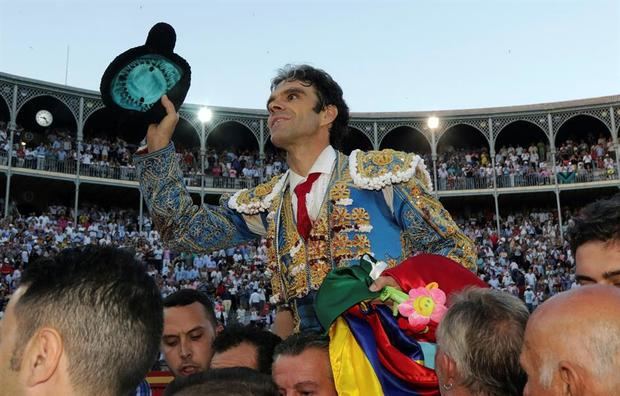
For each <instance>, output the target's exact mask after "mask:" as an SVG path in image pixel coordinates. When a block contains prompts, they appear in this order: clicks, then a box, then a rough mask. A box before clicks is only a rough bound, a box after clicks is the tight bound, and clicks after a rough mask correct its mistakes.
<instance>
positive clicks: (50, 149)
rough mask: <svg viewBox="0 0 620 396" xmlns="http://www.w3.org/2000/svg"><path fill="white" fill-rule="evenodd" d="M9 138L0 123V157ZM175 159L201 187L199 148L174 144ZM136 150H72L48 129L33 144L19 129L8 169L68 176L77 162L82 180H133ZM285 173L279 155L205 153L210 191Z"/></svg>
mask: <svg viewBox="0 0 620 396" xmlns="http://www.w3.org/2000/svg"><path fill="white" fill-rule="evenodd" d="M9 145H10V139H9V136H8V134H7V128H6V125H5V124H4V123H2V122H0V156H4V157H5V158H6V157H8V155H7V153H8V152H9ZM176 148H177V156H178V159H179V163H180V164H181V169H182V170H183V172H184V174H185V176H186V178H185V180H186V183H187V185H188V186H200V184H201V182H200V179H201V172H200V168H201V158H200V149H199V148H197V147H196V148H192V149H189V148H185V147H183V146H182V145H179V146H178V147H176ZM134 149H135V147H132V146H131V145H129V144H128V143H127V142H125V141H124V140H122V139H120V138H118V137H116V138H114V139H108V138H105V137H93V138H86V139H85V140H84V141H83V142H82V145H81V150H79V147H78V145H77V142H76V140H75V137H74V136H73V134H72V133H71V132H70V131H68V130H66V129H61V128H56V129H51V130H49V133H47V134H46V135H45V138H44V139H40V136H38V138H36V139H35V137H34V135H33V134H32V133H31V132H28V131H26V130H24V128H22V127H20V126H18V127H17V129H16V130H15V134H14V137H13V154H12V156H13V158H14V160H13V166H16V167H20V168H32V169H38V170H47V171H56V172H64V173H73V172H75V169H76V161H77V158H78V151H79V159H80V173H81V174H83V175H87V176H96V177H106V178H116V179H122V180H133V179H134V176H135V175H134V166H133V165H132V162H131V155H130V153H131V152H132V151H133V150H134ZM286 169H287V165H286V161H285V160H284V158H283V156H282V155H281V154H279V153H278V152H275V153H271V152H269V153H266V154H265V156H264V158H263V159H262V160H261V158H260V155H259V152H258V151H257V150H232V149H231V150H222V151H216V150H213V149H210V150H208V151H207V153H206V156H205V172H204V173H205V175H206V176H208V177H210V178H212V179H213V187H228V186H230V187H231V188H235V187H239V186H238V185H237V183H235V181H236V180H240V179H244V183H243V184H245V185H250V183H248V181H251V183H253V184H257V183H259V182H262V181H263V180H268V179H270V178H271V177H273V176H275V175H278V174H281V173H282V172H283V171H285V170H286Z"/></svg>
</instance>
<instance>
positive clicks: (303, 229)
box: [295, 172, 321, 240]
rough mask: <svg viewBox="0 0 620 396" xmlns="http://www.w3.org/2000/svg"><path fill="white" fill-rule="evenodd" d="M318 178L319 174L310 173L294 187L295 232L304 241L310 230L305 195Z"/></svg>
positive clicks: (310, 224)
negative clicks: (295, 196) (295, 202)
mask: <svg viewBox="0 0 620 396" xmlns="http://www.w3.org/2000/svg"><path fill="white" fill-rule="evenodd" d="M319 176H321V174H320V173H319V172H316V173H310V174H309V175H308V178H307V179H306V181H305V182H302V183H299V184H298V185H297V186H296V187H295V195H297V231H298V232H299V235H301V236H302V238H304V240H306V239H308V235H309V234H310V230H311V229H312V222H311V221H310V216H308V208H307V207H306V194H308V193H309V192H310V190H311V189H312V185H313V184H314V182H315V181H316V179H318V178H319Z"/></svg>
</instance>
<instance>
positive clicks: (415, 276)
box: [315, 254, 487, 395]
mask: <svg viewBox="0 0 620 396" xmlns="http://www.w3.org/2000/svg"><path fill="white" fill-rule="evenodd" d="M376 265H377V263H376V262H375V261H374V259H372V258H371V257H369V256H364V258H363V259H362V260H360V264H359V265H357V266H352V267H343V268H338V269H335V270H333V271H332V272H330V273H329V274H328V275H327V277H326V278H325V280H324V282H323V284H322V286H321V288H320V289H319V292H318V294H317V297H316V302H315V305H316V306H315V309H316V313H317V317H318V319H319V321H320V322H321V325H322V326H323V327H324V328H325V329H329V331H328V332H329V336H330V360H331V365H332V371H333V374H334V382H335V384H336V389H337V391H338V394H339V395H381V394H385V395H439V385H438V382H437V376H436V374H435V370H434V357H435V330H436V328H437V324H438V323H439V321H440V320H441V317H442V316H443V313H445V311H446V310H447V307H448V306H449V305H450V295H451V294H452V293H454V292H458V291H460V290H462V289H463V288H465V287H467V286H474V287H487V286H486V284H485V283H484V282H483V281H482V280H480V279H479V278H478V277H477V276H476V275H475V274H473V273H472V272H471V271H469V270H467V269H465V268H463V267H462V266H461V265H460V264H458V263H456V262H455V261H453V260H450V259H448V258H446V257H444V256H438V255H433V254H422V255H418V256H415V257H412V258H410V259H408V260H405V261H404V262H402V263H401V264H400V265H398V266H396V267H395V268H392V269H389V270H387V271H385V272H383V273H382V275H389V276H391V277H392V278H394V279H395V280H396V282H397V283H398V285H399V287H400V288H401V290H403V291H405V292H406V293H404V292H399V291H398V290H396V289H393V288H386V289H384V290H383V291H382V292H381V293H379V292H371V291H369V290H368V287H369V286H370V284H371V283H372V282H373V279H372V278H371V276H370V274H371V272H372V271H373V268H374V267H375V266H376ZM380 298H381V299H390V300H392V301H393V302H394V304H393V308H390V307H389V306H388V305H386V304H381V303H376V302H373V300H374V301H377V299H380ZM396 310H398V313H399V314H398V315H397V316H395V315H394V313H395V312H396Z"/></svg>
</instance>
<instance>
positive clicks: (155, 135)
mask: <svg viewBox="0 0 620 396" xmlns="http://www.w3.org/2000/svg"><path fill="white" fill-rule="evenodd" d="M161 104H162V106H164V108H165V109H166V116H165V117H164V118H163V119H162V120H161V121H160V122H159V124H151V125H149V129H148V131H147V132H146V145H147V147H148V150H149V153H152V152H155V151H157V150H161V149H163V148H164V147H166V146H167V145H168V144H169V143H170V139H171V138H172V134H173V133H174V128H175V127H176V125H177V122H179V114H178V113H177V111H176V109H175V108H174V104H172V102H171V101H170V99H168V97H167V96H166V95H164V96H162V97H161Z"/></svg>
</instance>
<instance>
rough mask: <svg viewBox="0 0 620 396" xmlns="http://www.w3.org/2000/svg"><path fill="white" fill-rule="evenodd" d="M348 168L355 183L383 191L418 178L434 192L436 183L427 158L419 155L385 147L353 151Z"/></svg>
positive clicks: (368, 188)
mask: <svg viewBox="0 0 620 396" xmlns="http://www.w3.org/2000/svg"><path fill="white" fill-rule="evenodd" d="M349 171H350V173H351V178H352V179H353V182H354V183H355V185H356V186H358V187H361V188H364V189H367V190H380V189H382V188H384V187H387V186H391V185H393V184H398V183H403V182H408V181H409V180H411V179H412V178H413V177H416V178H417V179H419V180H420V181H421V182H422V183H423V184H424V186H425V187H426V188H427V189H428V190H429V191H431V190H432V189H433V183H432V180H431V176H430V175H429V173H428V171H427V170H426V165H424V160H423V159H422V158H421V157H420V156H419V155H417V154H413V153H405V152H402V151H395V150H392V149H385V150H380V151H366V152H364V151H361V150H353V152H352V153H351V155H350V156H349Z"/></svg>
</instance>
